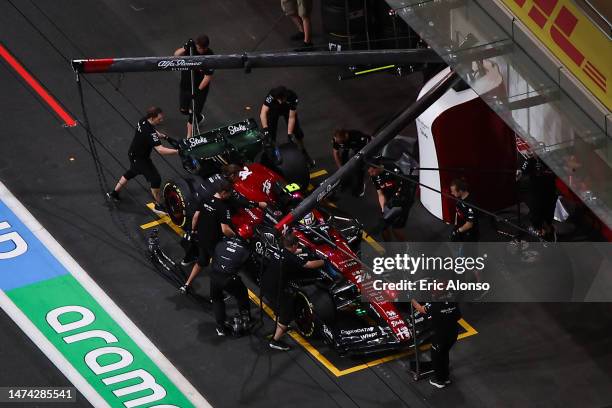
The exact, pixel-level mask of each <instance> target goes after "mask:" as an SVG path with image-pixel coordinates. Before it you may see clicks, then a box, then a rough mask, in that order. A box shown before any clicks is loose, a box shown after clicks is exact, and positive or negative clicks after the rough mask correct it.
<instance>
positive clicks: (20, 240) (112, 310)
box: [0, 182, 211, 408]
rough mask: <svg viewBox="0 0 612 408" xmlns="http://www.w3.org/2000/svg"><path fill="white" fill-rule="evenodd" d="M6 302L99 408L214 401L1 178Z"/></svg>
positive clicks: (0, 248) (2, 302) (1, 278)
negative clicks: (167, 356)
mask: <svg viewBox="0 0 612 408" xmlns="http://www.w3.org/2000/svg"><path fill="white" fill-rule="evenodd" d="M0 307H2V309H3V310H4V311H5V312H6V313H7V315H8V316H9V317H10V318H11V319H12V320H13V321H14V322H15V323H16V324H17V325H18V326H19V328H20V329H21V330H22V331H24V332H25V334H26V335H27V336H28V337H29V338H30V339H31V340H32V341H33V342H34V344H36V346H37V347H38V348H39V349H40V350H41V351H42V352H43V353H44V354H45V355H46V356H47V357H48V358H49V359H50V360H51V361H52V362H53V364H54V365H55V366H57V367H58V369H59V370H60V371H61V372H62V373H63V374H64V375H65V376H66V377H67V379H68V380H69V381H70V382H71V383H72V384H74V386H75V387H76V388H77V389H78V390H79V391H80V392H81V393H82V394H83V395H84V396H85V398H86V399H87V400H88V401H89V402H90V403H91V404H92V405H93V406H95V407H118V406H128V407H138V406H142V405H146V406H151V405H153V404H155V405H161V406H166V407H182V408H183V407H198V408H199V407H210V406H211V405H210V404H209V403H208V401H206V399H204V397H203V396H202V395H200V393H199V392H198V391H197V390H196V389H195V388H194V387H193V386H192V385H191V384H190V383H189V382H188V381H187V380H186V379H185V378H184V377H183V375H182V374H181V373H180V372H179V371H178V370H177V369H176V368H175V367H174V366H173V365H172V363H170V361H168V360H167V359H166V357H165V356H164V355H163V354H162V353H161V352H160V351H159V350H158V349H157V348H156V347H155V345H153V343H151V341H150V340H149V339H148V338H147V337H146V336H145V335H144V334H143V333H142V331H140V329H138V327H136V325H135V324H134V323H133V322H132V321H131V320H130V319H129V318H128V317H127V316H126V315H125V313H124V312H123V311H122V310H121V309H119V307H118V306H117V305H116V304H115V303H114V302H113V301H112V300H111V299H110V298H109V297H108V295H107V294H106V293H105V292H103V291H102V289H100V287H99V286H98V285H97V284H96V283H95V282H94V281H93V280H92V279H91V278H90V277H89V275H88V274H87V273H86V272H85V271H84V270H83V269H82V268H81V267H80V266H79V264H77V262H76V261H75V260H74V259H73V258H72V257H71V256H70V255H69V254H68V253H67V252H66V250H65V249H64V248H63V247H61V246H60V244H59V243H58V242H57V241H56V240H55V239H54V238H53V237H52V236H51V235H50V234H49V233H48V232H47V230H45V229H44V228H43V227H42V225H40V223H38V221H37V220H36V219H35V218H34V217H33V216H32V215H31V214H30V213H29V211H28V210H27V209H26V208H25V207H24V206H23V205H22V204H21V203H20V202H19V201H18V200H17V199H16V198H15V197H14V196H13V195H12V194H11V192H10V191H9V190H8V189H7V188H6V187H5V186H4V184H2V183H1V182H0ZM111 316H112V317H111Z"/></svg>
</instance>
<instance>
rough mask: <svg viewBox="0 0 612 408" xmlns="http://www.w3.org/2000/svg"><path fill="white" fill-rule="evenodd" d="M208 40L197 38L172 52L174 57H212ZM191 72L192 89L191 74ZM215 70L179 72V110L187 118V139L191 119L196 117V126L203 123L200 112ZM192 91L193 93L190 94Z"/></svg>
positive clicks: (189, 133) (201, 36)
mask: <svg viewBox="0 0 612 408" xmlns="http://www.w3.org/2000/svg"><path fill="white" fill-rule="evenodd" d="M209 46H210V39H209V38H208V36H207V35H205V34H202V35H200V36H198V37H197V38H196V39H195V41H194V40H191V39H190V40H189V41H187V42H186V43H185V45H183V46H182V47H180V48H178V49H177V50H176V51H174V56H175V57H180V56H183V55H214V52H213V51H212V50H211V49H210V48H209ZM192 72H193V89H192V83H191V75H192V74H191V73H192ZM214 73H215V70H214V69H212V68H196V69H193V70H192V71H181V82H180V88H179V89H180V91H179V109H180V111H181V113H182V114H183V115H186V116H187V137H191V135H192V134H193V118H194V116H195V117H196V126H197V125H198V124H200V123H202V122H203V121H204V115H202V110H203V109H204V105H205V104H206V99H207V98H208V92H209V91H210V85H211V82H212V76H213V74H214ZM192 91H193V92H192Z"/></svg>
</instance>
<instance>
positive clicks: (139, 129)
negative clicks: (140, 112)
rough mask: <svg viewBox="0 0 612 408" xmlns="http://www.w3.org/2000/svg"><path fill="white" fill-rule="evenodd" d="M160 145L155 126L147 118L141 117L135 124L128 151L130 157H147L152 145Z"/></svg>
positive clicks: (149, 154)
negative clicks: (134, 131)
mask: <svg viewBox="0 0 612 408" xmlns="http://www.w3.org/2000/svg"><path fill="white" fill-rule="evenodd" d="M159 145H161V141H160V140H159V135H158V134H157V130H155V126H153V125H152V124H151V123H149V121H148V119H147V118H142V119H140V120H139V121H138V124H137V125H136V133H135V134H134V139H132V144H130V149H129V150H128V153H129V155H130V156H132V157H139V158H149V157H150V156H151V150H153V147H155V146H159Z"/></svg>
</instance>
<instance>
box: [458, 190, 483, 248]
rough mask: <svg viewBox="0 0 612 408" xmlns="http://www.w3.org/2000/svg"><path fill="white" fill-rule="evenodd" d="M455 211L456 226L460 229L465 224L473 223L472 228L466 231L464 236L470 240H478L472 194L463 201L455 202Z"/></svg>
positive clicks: (476, 217) (476, 215)
mask: <svg viewBox="0 0 612 408" xmlns="http://www.w3.org/2000/svg"><path fill="white" fill-rule="evenodd" d="M455 211H456V214H457V226H458V227H461V226H462V225H463V224H465V223H466V222H471V223H473V224H474V226H473V227H472V228H471V229H469V230H468V231H466V235H467V236H469V237H471V238H478V233H479V230H478V212H477V211H476V209H475V208H474V199H473V197H472V194H470V195H468V196H467V197H466V198H465V200H457V202H456V204H455Z"/></svg>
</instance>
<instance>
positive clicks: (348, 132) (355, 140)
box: [332, 128, 372, 197]
mask: <svg viewBox="0 0 612 408" xmlns="http://www.w3.org/2000/svg"><path fill="white" fill-rule="evenodd" d="M370 140H372V137H371V136H369V135H366V134H365V133H362V132H360V131H358V130H353V129H344V128H339V129H336V130H335V131H334V136H333V137H332V154H333V156H334V162H335V163H336V166H337V167H338V168H340V167H342V166H343V165H344V164H346V162H347V161H349V159H350V158H351V157H353V156H354V155H355V154H356V153H357V152H359V151H360V150H361V149H363V147H364V146H365V145H366V144H368V143H369V142H370ZM363 177H364V169H363V168H362V167H360V168H359V169H358V170H356V171H355V176H354V177H351V178H350V183H349V187H350V189H351V193H352V194H353V196H355V197H363V194H364V193H365V183H364V182H363Z"/></svg>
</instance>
